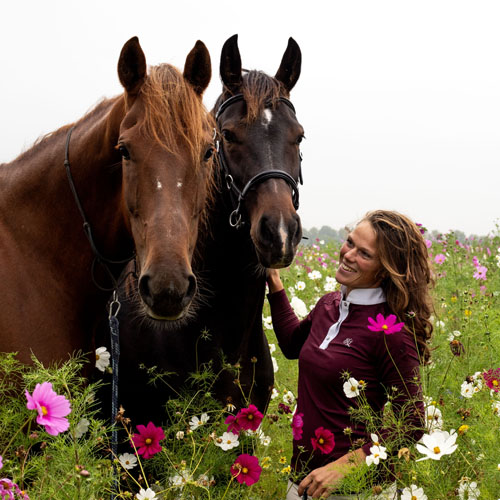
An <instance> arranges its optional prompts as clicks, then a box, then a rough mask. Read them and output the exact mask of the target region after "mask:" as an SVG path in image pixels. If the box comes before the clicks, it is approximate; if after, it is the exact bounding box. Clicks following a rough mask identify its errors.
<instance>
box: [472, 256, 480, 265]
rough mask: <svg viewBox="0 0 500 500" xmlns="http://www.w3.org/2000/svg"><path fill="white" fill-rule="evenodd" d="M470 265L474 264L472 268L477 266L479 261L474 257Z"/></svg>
mask: <svg viewBox="0 0 500 500" xmlns="http://www.w3.org/2000/svg"><path fill="white" fill-rule="evenodd" d="M472 263H473V264H474V267H478V266H479V259H478V258H477V257H476V256H475V255H474V257H472Z"/></svg>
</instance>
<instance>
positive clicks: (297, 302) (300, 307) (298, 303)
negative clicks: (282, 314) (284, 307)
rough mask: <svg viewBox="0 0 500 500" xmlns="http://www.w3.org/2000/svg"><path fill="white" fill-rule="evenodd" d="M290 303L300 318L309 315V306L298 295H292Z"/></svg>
mask: <svg viewBox="0 0 500 500" xmlns="http://www.w3.org/2000/svg"><path fill="white" fill-rule="evenodd" d="M290 305H291V306H292V309H293V310H294V311H295V314H296V315H297V316H298V317H299V318H304V317H306V316H307V307H306V305H305V304H304V301H303V300H301V299H299V298H298V297H292V300H291V301H290Z"/></svg>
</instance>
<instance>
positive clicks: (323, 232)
mask: <svg viewBox="0 0 500 500" xmlns="http://www.w3.org/2000/svg"><path fill="white" fill-rule="evenodd" d="M453 232H454V233H455V238H456V239H457V240H459V241H461V242H462V243H463V242H464V241H465V239H466V238H467V237H469V238H471V237H475V238H478V236H477V235H470V236H467V235H466V234H465V233H464V232H463V231H460V230H458V229H455V230H454V231H453ZM302 233H303V236H304V237H305V238H304V239H303V240H302V243H304V244H305V245H312V244H313V243H314V242H315V241H316V238H317V239H318V240H323V241H324V242H325V243H326V242H328V241H337V242H342V241H344V240H345V238H346V236H347V234H348V230H347V229H346V228H341V229H333V228H331V227H330V226H321V228H320V229H318V228H317V227H312V228H311V229H305V228H303V229H302ZM426 237H427V238H429V239H441V238H443V237H444V235H443V233H441V232H439V231H436V230H435V229H434V230H432V231H429V232H427V233H426ZM306 238H307V239H306Z"/></svg>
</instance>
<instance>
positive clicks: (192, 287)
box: [184, 274, 196, 302]
mask: <svg viewBox="0 0 500 500" xmlns="http://www.w3.org/2000/svg"><path fill="white" fill-rule="evenodd" d="M195 293H196V278H195V277H194V275H193V274H191V275H190V276H188V287H187V291H186V294H185V295H184V300H185V301H188V302H190V301H191V299H192V298H193V297H194V294H195Z"/></svg>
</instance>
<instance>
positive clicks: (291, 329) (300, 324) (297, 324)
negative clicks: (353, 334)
mask: <svg viewBox="0 0 500 500" xmlns="http://www.w3.org/2000/svg"><path fill="white" fill-rule="evenodd" d="M267 284H268V286H269V294H268V296H267V299H268V300H269V305H270V307H271V316H272V319H273V328H274V333H275V334H276V338H277V339H278V343H279V346H280V348H281V350H282V352H283V354H284V355H285V357H286V358H288V359H297V358H298V357H299V353H300V350H301V349H302V346H303V345H304V342H305V341H306V338H307V336H308V335H309V331H310V329H311V321H312V315H313V311H314V310H313V311H311V313H309V315H308V316H307V317H306V318H305V319H303V320H302V321H300V320H299V319H298V318H297V316H296V315H295V313H294V311H293V309H292V307H291V305H290V302H289V301H288V297H287V296H286V293H285V290H284V288H283V283H282V282H281V279H280V275H279V271H278V270H277V269H268V274H267Z"/></svg>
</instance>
